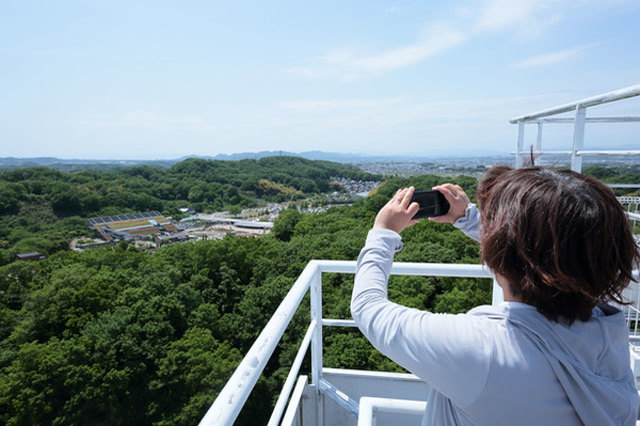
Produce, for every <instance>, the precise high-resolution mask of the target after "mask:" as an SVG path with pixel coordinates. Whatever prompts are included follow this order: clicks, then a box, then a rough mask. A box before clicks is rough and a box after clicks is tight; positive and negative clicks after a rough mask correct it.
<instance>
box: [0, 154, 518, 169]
mask: <svg viewBox="0 0 640 426" xmlns="http://www.w3.org/2000/svg"><path fill="white" fill-rule="evenodd" d="M282 155H286V156H293V157H302V158H306V159H308V160H325V161H335V162H338V163H369V162H370V163H375V162H382V161H391V162H424V161H434V160H435V159H437V160H439V161H442V160H444V158H442V157H427V156H417V155H365V154H344V153H338V152H323V151H305V152H290V151H260V152H240V153H235V154H218V155H215V156H203V155H185V156H183V157H180V158H176V159H172V160H91V159H62V158H56V157H31V158H17V157H4V158H2V157H0V168H3V169H7V168H16V167H20V168H22V167H43V166H44V167H51V166H63V165H64V166H68V167H73V166H81V165H84V166H86V165H92V166H95V167H105V168H113V167H131V166H136V165H143V164H146V165H153V166H160V167H170V166H172V165H173V164H175V163H179V162H180V161H183V160H186V159H187V158H201V159H205V160H223V161H237V160H244V159H256V160H258V159H260V158H264V157H275V156H282ZM479 157H489V156H488V155H484V156H473V155H466V156H462V155H461V156H456V157H453V156H452V157H451V158H460V159H462V158H479ZM493 157H496V156H493ZM500 157H508V156H500Z"/></svg>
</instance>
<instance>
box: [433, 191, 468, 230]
mask: <svg viewBox="0 0 640 426" xmlns="http://www.w3.org/2000/svg"><path fill="white" fill-rule="evenodd" d="M431 189H434V190H436V191H440V192H441V193H442V195H444V198H446V199H447V201H448V202H449V212H448V213H447V214H445V215H442V216H435V217H430V218H429V220H431V221H433V222H440V223H453V222H455V221H456V220H457V219H458V218H460V217H462V216H464V212H465V210H466V209H467V205H468V204H469V197H467V194H465V193H464V191H463V190H462V188H461V187H460V186H459V185H453V184H451V183H445V184H443V185H438V186H434V187H433V188H431Z"/></svg>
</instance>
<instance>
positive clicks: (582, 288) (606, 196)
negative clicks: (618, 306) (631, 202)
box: [476, 166, 640, 323]
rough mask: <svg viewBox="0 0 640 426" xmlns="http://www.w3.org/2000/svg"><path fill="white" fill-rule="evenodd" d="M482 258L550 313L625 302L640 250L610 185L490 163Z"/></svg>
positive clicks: (562, 315) (482, 196)
mask: <svg viewBox="0 0 640 426" xmlns="http://www.w3.org/2000/svg"><path fill="white" fill-rule="evenodd" d="M476 197H477V200H478V205H479V208H480V212H481V217H482V234H481V251H482V260H483V262H485V263H486V264H487V265H488V266H489V267H490V268H491V269H493V270H494V272H495V273H497V274H499V275H501V276H503V277H504V278H505V279H506V280H507V282H508V283H509V286H510V290H511V292H512V293H513V294H514V295H516V296H519V297H520V298H521V299H522V301H523V302H524V303H527V304H529V305H532V306H535V307H536V308H537V309H538V311H539V312H540V313H542V314H544V315H545V316H546V317H547V318H549V319H551V320H554V321H558V320H564V321H567V322H568V323H572V322H573V321H575V320H576V319H579V320H581V321H586V320H588V319H589V318H590V316H591V311H592V310H593V308H594V306H596V305H597V304H600V303H606V302H608V301H615V302H618V303H623V300H622V290H623V289H624V288H625V287H626V286H627V284H628V283H629V281H630V280H632V268H633V264H634V263H635V262H637V261H638V260H639V259H640V252H639V251H638V246H637V245H636V243H635V241H634V239H633V235H632V232H631V228H630V224H629V221H628V219H627V217H626V215H625V212H624V209H623V208H622V206H621V205H620V203H618V201H617V200H616V197H615V195H614V194H613V192H612V191H611V189H610V188H609V187H607V186H606V185H604V184H603V183H602V182H600V181H598V180H597V179H594V178H591V177H589V176H585V175H582V174H580V173H575V172H572V171H569V170H563V171H555V170H551V169H546V168H542V167H525V168H521V169H515V170H514V169H511V168H509V167H506V166H497V167H494V168H491V169H490V170H489V171H488V172H487V174H486V175H485V177H484V178H483V180H482V181H481V182H480V183H479V185H478V192H477V195H476Z"/></svg>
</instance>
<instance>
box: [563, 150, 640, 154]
mask: <svg viewBox="0 0 640 426" xmlns="http://www.w3.org/2000/svg"><path fill="white" fill-rule="evenodd" d="M576 155H640V149H631V150H628V149H627V150H617V151H616V150H609V151H597V150H583V151H577V152H576Z"/></svg>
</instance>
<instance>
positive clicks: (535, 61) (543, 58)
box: [513, 43, 599, 68]
mask: <svg viewBox="0 0 640 426" xmlns="http://www.w3.org/2000/svg"><path fill="white" fill-rule="evenodd" d="M598 44H599V43H592V44H588V45H585V46H578V47H575V48H573V49H565V50H560V51H557V52H551V53H545V54H543V55H536V56H531V57H529V58H526V59H524V60H522V61H519V62H516V63H515V64H513V67H514V68H528V67H536V66H542V65H549V64H555V63H558V62H562V61H566V60H567V59H569V58H571V57H573V56H575V55H577V54H578V53H580V52H582V51H584V50H587V49H590V48H592V47H594V46H597V45H598Z"/></svg>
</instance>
